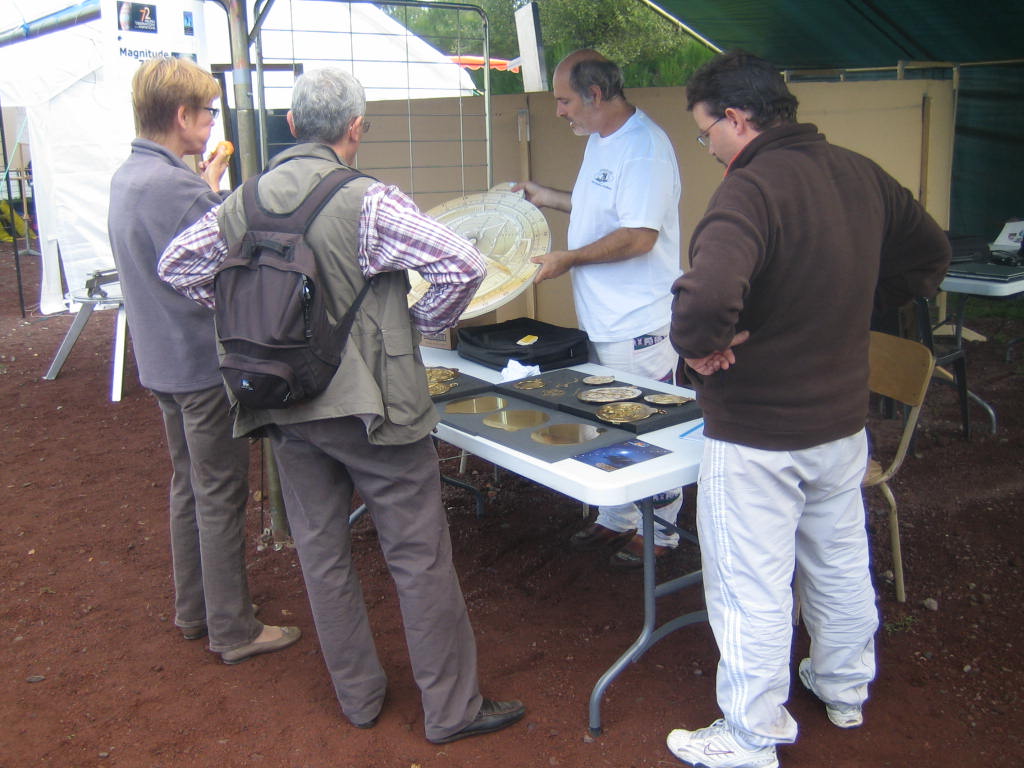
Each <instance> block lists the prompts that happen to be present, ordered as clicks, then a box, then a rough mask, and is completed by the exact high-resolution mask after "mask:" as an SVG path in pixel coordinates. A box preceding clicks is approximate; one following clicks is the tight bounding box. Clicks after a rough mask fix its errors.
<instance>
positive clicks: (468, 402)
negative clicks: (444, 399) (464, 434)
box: [444, 395, 508, 413]
mask: <svg viewBox="0 0 1024 768" xmlns="http://www.w3.org/2000/svg"><path fill="white" fill-rule="evenodd" d="M507 404H508V401H506V400H505V398H503V397H496V396H495V395H484V396H482V397H468V398H466V399H465V400H453V401H452V402H450V403H448V404H447V405H445V407H444V409H445V411H446V412H448V413H490V412H491V411H498V410H501V409H502V408H504V407H505V406H506V405H507Z"/></svg>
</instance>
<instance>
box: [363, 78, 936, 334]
mask: <svg viewBox="0 0 1024 768" xmlns="http://www.w3.org/2000/svg"><path fill="white" fill-rule="evenodd" d="M791 88H792V90H793V92H794V93H795V94H796V96H797V97H798V98H799V99H800V111H799V117H800V120H801V122H812V123H815V124H816V125H817V126H818V127H819V129H821V131H822V132H823V133H824V134H825V135H826V136H827V137H828V139H829V140H830V141H831V142H832V143H834V144H838V145H840V146H844V147H849V148H850V149H853V150H855V151H857V152H860V153H862V154H864V155H867V156H868V157H870V158H872V159H873V160H875V161H876V162H877V163H879V165H881V166H882V167H883V168H885V169H886V170H887V171H888V172H889V173H891V174H892V175H893V176H894V177H896V178H897V179H898V180H899V181H900V182H901V183H902V184H904V185H905V186H907V187H908V188H909V189H910V190H911V191H912V192H913V193H914V194H915V196H920V195H921V194H922V190H923V198H924V202H925V206H926V208H927V209H928V210H929V212H930V213H931V214H932V215H933V216H934V217H935V218H936V220H937V221H938V222H939V223H940V224H941V225H942V226H944V227H945V226H948V221H949V183H950V178H951V175H952V157H953V106H954V105H953V89H952V83H951V82H950V81H945V80H904V81H884V82H871V83H794V84H792V85H791ZM627 95H628V97H629V99H630V100H631V101H632V102H633V103H634V104H636V105H637V106H639V107H640V108H642V109H643V110H644V111H646V112H647V113H648V114H649V115H650V116H651V117H652V118H653V119H654V120H655V122H657V123H658V124H659V125H661V126H662V128H664V129H665V131H666V132H667V133H668V135H669V137H670V138H671V139H672V142H673V145H674V146H675V150H676V157H677V159H678V162H679V169H680V173H681V175H682V180H683V195H682V201H681V204H680V228H681V233H680V235H681V243H682V253H681V254H680V264H681V265H682V266H683V267H684V268H685V265H686V253H687V249H688V245H689V241H690V237H691V235H692V234H693V229H694V227H695V226H696V224H697V222H698V221H699V220H700V218H701V216H702V215H703V213H704V210H705V209H706V208H707V203H708V200H709V199H710V198H711V195H712V193H713V192H714V190H715V189H716V188H717V186H718V185H719V183H721V180H722V176H723V173H724V170H725V169H724V167H723V166H722V165H721V164H720V163H718V162H717V161H716V160H715V159H714V158H713V157H712V156H711V155H710V154H709V153H708V152H707V150H706V149H704V148H702V147H700V146H699V145H698V144H697V142H696V140H695V137H696V135H697V128H696V126H695V125H694V122H693V118H692V116H691V115H690V113H688V112H687V111H686V95H685V89H683V88H638V89H631V90H629V91H628V94H627ZM491 107H492V109H491V120H492V126H491V128H492V163H493V166H492V167H493V181H494V184H501V183H507V182H513V181H517V180H521V179H526V178H532V179H533V180H534V181H537V182H539V183H541V184H544V185H546V186H550V187H555V188H556V189H564V190H570V189H571V188H572V186H573V183H574V182H575V179H576V174H577V171H578V170H579V165H580V161H581V160H582V158H583V150H584V147H585V145H586V138H584V137H579V136H575V135H574V134H573V133H572V132H571V131H570V130H569V128H568V124H567V123H566V122H565V121H564V120H562V119H559V118H558V117H557V116H556V115H555V104H554V99H553V98H552V96H551V94H550V93H531V94H525V95H524V94H513V95H503V96H496V97H494V98H493V99H492V103H491ZM482 110H483V99H482V98H481V97H472V98H468V99H463V100H461V105H460V100H458V99H426V100H420V101H415V102H376V103H373V104H370V105H368V109H367V113H368V116H369V117H370V118H371V119H372V121H373V127H372V129H371V133H370V134H369V135H368V136H367V139H366V140H364V144H363V147H362V148H361V149H360V157H359V163H360V166H361V167H362V168H364V169H365V170H367V171H368V172H370V173H373V174H374V175H376V176H378V177H379V178H381V179H383V180H385V181H387V182H389V183H393V184H397V185H398V186H400V187H401V188H402V189H404V190H406V191H408V192H410V193H411V194H412V195H413V197H414V199H415V200H416V202H417V204H418V205H420V206H421V207H422V208H423V209H424V210H428V209H430V208H432V207H434V206H436V205H438V204H440V203H443V202H446V201H447V200H450V199H452V198H454V197H458V196H460V195H462V194H466V193H471V192H478V191H483V190H485V189H487V188H488V185H487V178H486V168H485V163H484V158H485V153H486V145H485V144H484V142H483V136H484V133H483V128H484V121H483V115H482ZM926 115H927V117H925V116H926ZM527 139H528V140H527ZM410 141H411V143H410ZM410 166H411V168H410ZM922 180H923V181H924V184H923V188H922ZM544 215H545V217H546V219H547V221H548V225H549V227H550V228H551V236H552V249H554V250H560V249H564V248H565V247H566V230H567V228H568V224H569V218H568V215H567V214H564V213H561V212H558V211H551V210H547V209H545V210H544ZM521 315H533V316H535V317H537V318H539V319H541V320H546V321H548V322H551V323H556V324H558V325H565V326H575V325H576V322H577V321H576V313H575V310H574V308H573V300H572V284H571V280H570V278H569V277H568V276H567V275H566V276H563V277H560V278H557V279H555V280H548V281H545V282H544V283H542V284H541V285H540V286H537V287H536V288H535V289H533V288H531V289H529V290H528V291H527V292H526V293H524V294H523V295H521V296H520V297H518V298H517V299H515V300H513V301H512V302H509V304H507V305H506V306H504V307H502V308H501V309H499V310H498V311H497V312H493V313H490V314H489V315H486V316H484V317H482V318H478V319H476V320H474V321H473V324H479V323H481V322H498V321H501V320H505V319H509V318H513V317H519V316H521Z"/></svg>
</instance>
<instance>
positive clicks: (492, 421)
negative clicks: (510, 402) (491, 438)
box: [484, 410, 551, 432]
mask: <svg viewBox="0 0 1024 768" xmlns="http://www.w3.org/2000/svg"><path fill="white" fill-rule="evenodd" d="M550 418H551V417H550V416H548V415H547V414H546V413H543V412H542V411H534V410H523V411H498V412H497V413H492V414H490V415H489V416H485V417H484V424H486V425H487V426H488V427H494V428H495V429H504V430H505V431H506V432H518V431H519V430H520V429H530V428H532V427H539V426H540V425H541V424H545V423H547V421H548V420H549V419H550Z"/></svg>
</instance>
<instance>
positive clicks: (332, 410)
mask: <svg viewBox="0 0 1024 768" xmlns="http://www.w3.org/2000/svg"><path fill="white" fill-rule="evenodd" d="M339 165H344V164H343V163H342V162H341V161H340V159H339V158H338V156H337V155H336V154H335V152H334V150H332V149H331V148H330V147H328V146H326V145H323V144H300V145H298V146H295V147H291V148H289V149H287V150H285V151H284V152H282V153H281V154H279V155H278V156H277V157H275V158H274V161H273V162H272V163H271V169H270V171H269V172H268V173H267V174H265V175H264V177H263V179H262V180H261V181H260V183H259V187H258V192H259V200H260V203H261V204H262V205H263V207H264V208H266V209H268V210H270V211H273V212H275V213H286V212H288V211H290V210H293V209H294V208H295V207H297V206H298V204H299V203H300V202H301V201H302V200H303V199H304V198H305V196H306V195H307V194H309V192H310V191H312V189H313V187H315V186H316V184H317V183H318V182H319V181H320V179H322V178H323V177H324V176H326V175H327V174H329V173H330V172H331V171H333V170H335V169H336V168H338V167H339ZM346 167H347V166H346ZM371 183H373V180H372V179H367V178H360V179H355V180H353V181H351V182H350V183H349V184H348V185H347V186H346V187H344V188H343V189H341V190H340V191H338V192H337V193H336V194H335V195H334V197H333V198H331V200H330V201H329V202H328V203H327V205H326V206H325V207H324V209H323V210H322V211H321V212H320V214H319V215H318V216H317V217H316V220H315V221H314V222H313V224H312V226H311V227H310V229H309V232H308V233H307V237H308V239H309V243H310V246H311V247H312V248H313V252H314V253H315V254H316V260H317V270H318V271H319V273H320V290H321V291H322V292H323V294H322V295H323V296H324V298H325V300H326V302H327V308H328V311H329V312H330V314H331V316H332V318H334V319H335V320H337V318H339V317H341V315H342V314H343V313H344V311H345V309H346V308H347V307H348V306H349V305H350V304H351V303H352V301H354V300H355V297H356V295H357V294H358V293H359V290H360V289H361V288H362V287H363V284H364V283H365V279H364V277H363V274H362V271H361V270H360V268H359V261H358V253H359V214H360V211H361V208H362V203H363V195H364V193H365V191H366V189H367V187H368V186H369V185H370V184H371ZM219 223H220V231H221V235H222V236H223V237H224V239H225V240H226V241H227V242H228V245H229V246H230V245H231V244H233V243H235V242H237V241H238V240H240V239H241V238H242V236H243V234H244V233H245V229H246V223H245V213H244V209H243V206H242V195H241V192H240V190H237V191H235V192H234V193H232V195H231V196H230V197H228V199H227V200H226V201H225V202H224V205H223V206H222V208H221V210H220V213H219ZM408 288H409V284H408V277H407V276H406V274H405V272H404V271H401V272H386V273H383V274H381V275H378V276H377V277H376V278H374V280H373V283H372V286H371V288H370V290H369V291H368V292H367V295H366V298H365V299H364V300H363V304H362V306H361V307H360V309H359V311H358V313H357V314H356V318H355V323H354V324H353V326H352V334H351V336H350V337H349V340H348V343H347V345H346V347H345V354H344V355H343V356H342V359H341V365H340V366H339V368H338V372H337V373H336V374H335V376H334V378H333V379H332V380H331V383H330V384H329V385H328V386H327V389H325V390H324V391H323V392H322V393H321V394H320V395H318V396H317V397H315V398H313V399H312V400H310V401H308V402H305V403H300V404H298V405H294V406H292V407H290V408H282V409H276V410H266V411H263V410H252V409H249V408H245V407H243V406H241V405H240V404H239V403H234V404H233V407H234V408H235V434H236V435H244V434H248V433H249V432H251V431H252V430H254V429H257V428H258V427H261V426H264V425H266V424H298V423H302V422H307V421H316V420H320V419H331V418H338V417H343V416H357V417H359V418H360V419H362V420H363V422H364V424H365V425H366V434H367V437H368V439H369V441H370V442H371V443H373V444H375V445H403V444H406V443H411V442H415V441H416V440H419V439H420V438H422V437H424V436H425V435H427V434H429V433H430V431H431V430H432V429H433V428H434V426H435V425H436V424H437V421H438V417H437V412H436V410H435V409H434V405H433V402H432V401H431V400H430V395H429V394H428V393H427V381H426V375H425V373H424V370H423V361H422V359H421V357H420V353H419V347H418V344H419V338H420V336H419V333H418V332H417V331H416V330H415V329H414V328H413V327H412V321H411V320H410V317H409V308H408V302H407V298H406V294H407V293H408Z"/></svg>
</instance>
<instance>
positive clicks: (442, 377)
mask: <svg viewBox="0 0 1024 768" xmlns="http://www.w3.org/2000/svg"><path fill="white" fill-rule="evenodd" d="M425 370H426V372H427V381H428V382H434V381H451V380H452V379H454V378H456V377H457V376H458V375H459V369H458V368H442V367H440V366H434V367H432V368H427V369H425Z"/></svg>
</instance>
